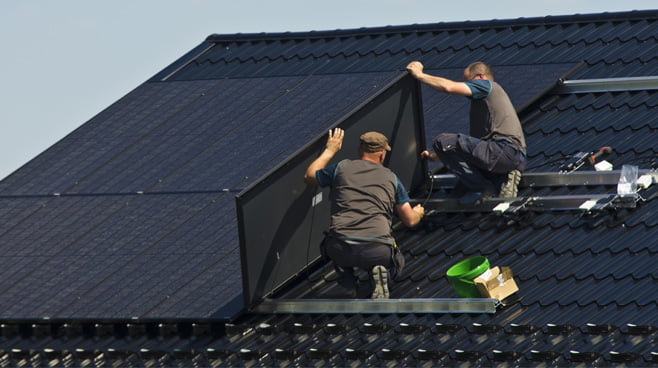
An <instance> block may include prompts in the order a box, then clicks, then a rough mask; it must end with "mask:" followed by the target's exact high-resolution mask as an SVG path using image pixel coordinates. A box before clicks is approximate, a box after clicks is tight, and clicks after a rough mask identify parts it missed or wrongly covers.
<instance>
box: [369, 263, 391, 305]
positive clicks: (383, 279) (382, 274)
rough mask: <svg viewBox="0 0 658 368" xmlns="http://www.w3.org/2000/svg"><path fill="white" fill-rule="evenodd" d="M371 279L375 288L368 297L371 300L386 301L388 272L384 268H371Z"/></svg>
mask: <svg viewBox="0 0 658 368" xmlns="http://www.w3.org/2000/svg"><path fill="white" fill-rule="evenodd" d="M372 279H373V281H374V284H375V288H374V290H373V292H372V295H371V296H370V298H371V299H388V272H387V271H386V267H384V266H375V267H373V268H372Z"/></svg>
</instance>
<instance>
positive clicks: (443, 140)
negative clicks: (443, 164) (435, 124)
mask: <svg viewBox="0 0 658 368" xmlns="http://www.w3.org/2000/svg"><path fill="white" fill-rule="evenodd" d="M458 141H459V135H458V134H452V133H441V134H439V135H437V136H436V137H435V138H434V142H433V147H434V151H436V152H437V154H440V153H441V152H447V151H454V150H456V149H457V147H458Z"/></svg>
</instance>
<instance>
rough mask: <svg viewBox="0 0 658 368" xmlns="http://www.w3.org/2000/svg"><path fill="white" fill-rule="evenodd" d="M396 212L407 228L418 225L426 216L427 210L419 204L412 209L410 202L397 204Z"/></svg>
mask: <svg viewBox="0 0 658 368" xmlns="http://www.w3.org/2000/svg"><path fill="white" fill-rule="evenodd" d="M395 211H396V213H397V214H398V217H399V218H400V220H401V221H402V223H403V224H404V225H405V226H407V227H414V226H416V225H418V223H419V222H420V220H421V219H422V218H423V216H425V208H424V207H423V206H421V205H420V204H417V205H415V206H413V207H411V205H410V204H409V202H404V203H402V204H396V205H395Z"/></svg>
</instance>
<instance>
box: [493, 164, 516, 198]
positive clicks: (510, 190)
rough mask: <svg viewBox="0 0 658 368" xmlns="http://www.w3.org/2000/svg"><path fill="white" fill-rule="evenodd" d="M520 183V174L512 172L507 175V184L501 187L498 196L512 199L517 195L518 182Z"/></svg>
mask: <svg viewBox="0 0 658 368" xmlns="http://www.w3.org/2000/svg"><path fill="white" fill-rule="evenodd" d="M520 181H521V172H520V171H519V170H512V171H510V172H509V173H508V174H507V182H505V185H503V188H502V189H501V190H500V194H499V195H498V196H499V197H501V198H514V197H516V196H517V195H518V194H519V182H520Z"/></svg>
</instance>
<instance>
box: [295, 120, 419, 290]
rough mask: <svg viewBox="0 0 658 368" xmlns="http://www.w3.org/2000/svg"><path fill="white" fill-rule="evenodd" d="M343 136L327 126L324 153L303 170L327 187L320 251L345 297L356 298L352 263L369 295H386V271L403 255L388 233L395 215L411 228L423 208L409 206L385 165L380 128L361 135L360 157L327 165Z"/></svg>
mask: <svg viewBox="0 0 658 368" xmlns="http://www.w3.org/2000/svg"><path fill="white" fill-rule="evenodd" d="M344 134H345V133H344V131H343V130H342V129H340V128H336V129H333V130H330V131H329V137H328V138H327V143H326V145H325V148H324V150H323V152H322V153H321V154H320V156H319V157H318V158H316V159H315V160H314V161H313V162H312V163H311V164H310V165H309V166H308V168H307V170H306V172H305V174H304V182H305V183H306V184H308V185H319V186H322V187H330V188H331V191H330V194H329V196H330V199H331V225H330V227H329V231H328V232H327V236H326V237H325V239H324V241H323V242H322V244H321V253H322V254H323V255H324V256H326V257H328V258H330V259H331V260H332V261H333V263H334V266H335V269H336V272H337V273H338V284H339V286H340V287H342V288H343V291H344V294H345V296H349V297H357V296H359V295H358V294H357V291H358V290H357V289H359V288H358V285H357V278H356V277H355V275H354V273H353V271H354V267H356V268H360V269H362V270H364V271H366V272H369V273H370V276H371V280H372V284H371V285H370V286H369V287H370V290H368V294H369V296H370V297H371V298H375V299H380V298H381V299H384V298H388V297H389V289H388V278H389V274H390V276H391V277H392V278H393V279H395V276H396V275H398V274H399V273H400V272H401V271H402V268H403V267H404V257H403V256H402V253H401V252H400V250H399V249H398V247H397V244H396V243H395V239H394V238H393V235H392V233H391V225H392V219H393V214H397V215H398V217H399V218H400V220H401V221H402V223H403V224H405V225H406V226H415V225H416V224H418V222H419V221H420V220H421V218H422V217H423V215H424V213H425V210H424V208H423V206H421V205H419V204H418V205H415V206H413V207H412V206H411V204H410V203H409V201H410V199H409V195H408V194H407V191H406V189H405V188H404V185H402V183H401V182H400V180H399V179H398V177H397V175H395V174H394V173H393V172H392V171H391V170H390V169H388V168H386V167H384V165H383V163H384V159H385V158H386V153H387V152H388V151H390V150H391V147H390V146H389V144H388V139H387V138H386V136H384V135H383V134H381V133H379V132H367V133H364V134H362V135H361V136H360V138H359V147H358V154H359V157H358V159H356V160H350V159H346V160H342V161H340V162H336V163H333V164H331V165H330V164H329V161H330V160H331V159H332V158H333V157H334V155H335V154H336V153H337V152H338V151H339V150H340V149H341V147H342V143H343V137H344Z"/></svg>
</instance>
